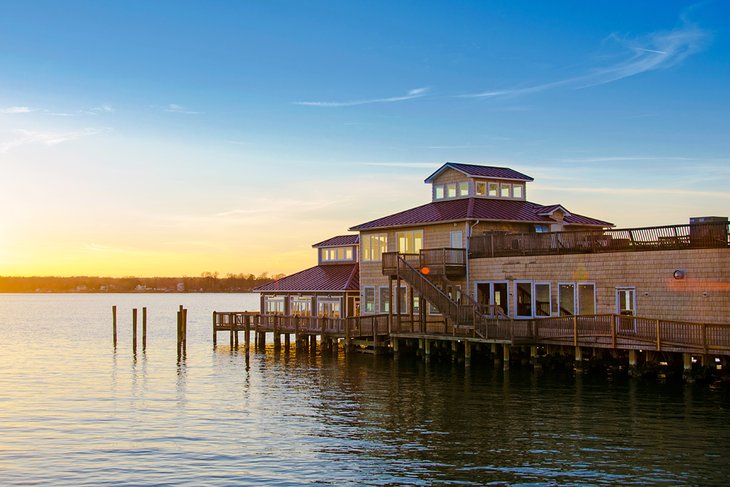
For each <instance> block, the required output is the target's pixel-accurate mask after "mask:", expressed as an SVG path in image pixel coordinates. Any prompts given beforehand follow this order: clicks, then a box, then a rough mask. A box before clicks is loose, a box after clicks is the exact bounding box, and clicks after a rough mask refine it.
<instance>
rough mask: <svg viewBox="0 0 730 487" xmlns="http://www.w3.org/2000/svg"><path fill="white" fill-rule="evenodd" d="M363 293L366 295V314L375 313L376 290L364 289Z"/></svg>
mask: <svg viewBox="0 0 730 487" xmlns="http://www.w3.org/2000/svg"><path fill="white" fill-rule="evenodd" d="M363 292H364V293H365V295H364V296H363V299H364V301H365V312H366V313H375V288H374V287H370V286H368V287H365V288H364V289H363Z"/></svg>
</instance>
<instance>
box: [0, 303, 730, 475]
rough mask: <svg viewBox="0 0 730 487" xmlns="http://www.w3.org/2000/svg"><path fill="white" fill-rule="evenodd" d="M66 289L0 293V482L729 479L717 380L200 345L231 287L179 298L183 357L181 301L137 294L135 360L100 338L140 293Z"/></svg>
mask: <svg viewBox="0 0 730 487" xmlns="http://www.w3.org/2000/svg"><path fill="white" fill-rule="evenodd" d="M34 298H35V297H34ZM73 298H74V299H67V298H65V297H61V296H41V297H38V299H39V300H38V301H32V300H31V303H32V306H29V305H28V301H27V300H26V299H30V298H22V299H21V298H16V299H20V301H13V300H8V299H7V298H5V299H6V300H5V301H0V336H2V337H3V341H2V347H3V350H2V351H3V353H2V354H0V435H2V438H3V441H2V445H1V446H0V449H1V451H2V455H0V480H1V481H2V482H1V483H2V484H3V485H28V484H65V485H83V484H86V485H103V484H109V483H116V484H188V485H201V484H205V485H301V484H307V483H313V484H325V483H328V484H335V485H347V484H349V485H363V484H366V485H433V484H441V483H454V484H464V485H486V484H492V485H495V484H496V485H508V484H520V485H525V484H536V485H577V484H583V485H585V484H588V485H601V484H602V485H618V484H620V485H628V484H636V485H639V484H640V485H646V484H655V485H670V484H671V485H684V484H693V485H703V484H704V485H724V484H725V479H726V477H727V474H728V473H730V472H728V466H727V461H726V459H727V458H728V456H730V397H729V396H728V388H727V387H718V388H716V389H715V390H713V389H710V388H707V387H704V386H701V385H686V386H685V385H683V384H676V383H666V384H657V383H655V382H650V381H636V380H626V379H622V378H621V377H618V376H617V377H614V378H613V379H611V380H608V379H605V378H602V377H596V376H590V375H586V376H573V374H572V373H564V374H561V373H559V372H555V371H545V372H539V371H532V370H531V369H529V368H520V367H513V368H512V369H511V370H509V371H502V368H501V365H500V364H498V365H497V366H493V364H492V363H491V361H488V362H489V363H483V362H479V361H474V362H473V363H472V365H471V366H470V367H465V365H464V364H463V363H460V362H458V361H457V362H452V361H451V360H446V361H444V360H441V359H439V358H438V357H435V358H433V359H432V360H431V361H429V362H428V363H425V362H424V361H422V360H417V359H413V358H411V357H408V356H405V355H404V356H401V357H400V358H398V359H397V360H393V359H391V358H390V357H385V356H372V355H364V354H359V353H353V354H348V355H345V354H344V353H342V351H340V352H339V353H338V354H334V353H332V352H329V351H324V352H323V351H322V348H321V347H320V346H318V347H316V349H312V347H308V348H303V349H297V348H296V346H295V345H294V344H293V343H292V347H290V348H288V349H287V348H284V349H282V350H281V351H280V352H279V353H274V350H273V347H272V344H271V343H269V345H270V346H269V348H268V349H267V350H261V349H258V350H255V349H254V348H252V349H251V350H250V351H249V352H248V353H247V352H246V350H245V347H243V346H241V347H239V348H238V349H231V348H230V347H227V346H225V345H223V346H218V347H217V348H216V349H214V350H211V339H210V311H211V310H212V309H238V308H239V307H240V306H238V305H237V304H236V302H235V301H234V300H235V299H239V298H237V297H236V296H205V295H201V296H195V295H194V296H189V297H188V296H186V297H185V300H186V307H187V308H188V309H189V310H190V318H189V320H190V321H189V329H188V333H189V335H188V340H189V343H188V348H187V354H185V355H184V356H181V357H180V358H179V360H178V357H177V353H176V352H177V351H176V347H175V338H176V337H175V321H174V320H175V312H176V309H177V306H178V305H179V302H177V301H178V299H180V298H179V297H172V296H171V297H168V296H155V297H147V296H145V297H144V299H149V300H150V301H148V302H144V303H142V304H145V305H147V306H148V307H149V309H150V313H151V315H152V316H153V317H154V323H155V327H154V328H151V329H150V330H149V331H150V333H151V334H150V336H149V338H150V341H149V343H148V344H147V348H146V350H144V351H143V352H142V353H141V354H139V355H137V356H136V357H135V356H134V355H133V354H132V350H131V336H130V334H129V333H130V331H131V330H130V329H129V328H130V327H128V326H124V327H122V326H120V328H119V333H120V336H119V344H118V348H117V350H116V351H114V350H113V347H112V346H111V345H110V343H109V342H110V340H109V328H110V326H109V325H110V323H109V319H108V315H109V312H108V310H109V307H110V302H111V301H110V300H111V299H113V300H114V301H113V302H114V303H116V304H119V305H120V309H122V308H123V309H125V310H126V309H128V308H131V307H133V306H140V303H139V300H140V299H142V298H141V297H139V296H129V297H124V296H112V297H87V296H81V297H78V298H77V297H73ZM102 298H103V299H102ZM123 299H127V301H126V302H122V301H123ZM23 300H26V301H23ZM218 300H221V301H218ZM225 300H230V301H225ZM122 305H124V306H122ZM59 309H61V310H64V312H68V313H69V314H68V316H59V314H58V310H59ZM29 310H32V312H29ZM104 317H107V319H106V320H105V318H104ZM59 323H60V325H59ZM29 329H32V330H34V332H33V333H29V332H28V330H29ZM38 333H41V334H43V335H44V336H48V337H49V339H48V340H47V341H43V342H38V341H37V339H36V338H37V334H38ZM29 343H33V346H32V347H31V346H29V345H28V344H29ZM252 345H253V343H252Z"/></svg>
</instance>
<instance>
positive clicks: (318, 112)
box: [0, 1, 730, 276]
mask: <svg viewBox="0 0 730 487" xmlns="http://www.w3.org/2000/svg"><path fill="white" fill-rule="evenodd" d="M281 3H283V4H284V5H279V4H277V5H279V8H272V7H271V6H270V5H268V2H262V3H253V2H242V3H238V2H228V3H226V2H224V3H220V4H216V6H215V7H212V6H211V7H210V8H202V7H197V8H196V7H194V6H193V4H179V3H178V2H154V3H153V4H142V3H120V4H116V5H110V4H107V3H89V2H74V1H70V2H63V3H58V2H14V3H10V4H8V3H6V4H5V5H3V6H2V7H0V32H2V37H1V38H0V40H1V42H0V63H1V65H2V66H3V69H2V70H1V71H0V87H1V88H0V165H1V166H2V177H1V178H0V208H1V209H2V218H1V219H0V275H61V276H63V275H65V276H69V275H108V276H125V275H138V276H154V275H164V276H182V275H200V274H201V273H202V272H206V271H211V272H219V273H221V274H226V273H242V272H245V273H254V274H260V273H262V272H269V273H271V274H274V273H280V272H283V273H291V272H294V271H296V270H299V269H301V268H303V267H307V266H309V265H311V264H312V263H313V262H314V259H315V253H314V250H313V249H311V248H310V246H311V244H313V243H315V242H318V241H321V240H323V239H326V238H328V237H330V236H333V235H337V234H342V233H345V232H346V230H347V228H349V227H351V226H353V225H356V224H359V223H362V222H365V221H368V220H371V219H373V218H376V217H380V216H384V215H387V214H390V213H395V212H398V211H401V210H404V209H406V208H410V207H413V206H416V205H420V204H423V203H426V202H427V201H429V200H430V193H429V191H430V189H429V187H428V186H427V185H425V184H423V179H424V178H425V177H426V176H428V175H429V174H430V173H431V172H432V171H433V170H434V169H436V168H437V167H439V166H440V165H441V164H443V163H444V162H446V161H460V162H467V163H476V164H489V165H496V166H509V167H512V168H514V169H516V170H518V171H521V172H524V173H526V174H528V175H530V176H532V177H534V178H535V182H534V183H531V184H530V185H529V186H528V188H527V197H528V199H529V200H530V201H535V202H538V203H543V204H553V203H561V204H563V205H564V206H565V207H566V208H568V209H575V211H577V212H579V213H584V214H588V215H591V216H594V217H596V218H601V219H604V220H607V221H611V222H614V223H615V224H616V225H617V226H618V227H627V226H650V225H663V224H675V223H686V222H687V221H688V219H689V217H692V216H707V215H720V216H728V213H729V212H728V208H730V192H728V190H727V187H728V183H729V182H730V137H728V134H727V130H728V124H727V113H728V112H730V106H729V105H730V71H729V70H728V64H727V61H726V60H727V57H728V51H730V38H729V37H728V29H727V25H726V22H725V21H726V19H727V18H729V17H730V11H728V6H727V5H726V4H724V3H723V2H708V3H704V4H700V5H698V6H696V7H691V6H690V5H689V4H687V3H686V2H678V1H676V2H675V1H673V2H662V4H661V6H660V8H659V9H658V11H655V10H657V6H656V5H646V6H644V7H641V6H636V5H634V4H630V3H627V4H625V5H623V6H621V5H613V4H612V5H610V6H605V7H604V8H603V10H601V9H599V8H598V7H595V6H594V5H589V4H586V5H575V4H567V3H566V4H561V5H553V4H552V2H550V5H548V4H545V5H541V6H535V5H533V3H532V2H527V3H522V2H509V3H506V4H491V3H490V4H476V3H475V4H467V5H462V6H461V7H458V8H457V7H456V6H453V5H450V4H443V5H440V6H429V8H423V9H421V7H424V6H423V5H419V9H415V10H414V5H415V4H411V5H410V6H409V5H406V4H400V3H398V4H392V3H390V2H383V3H380V4H377V5H371V4H356V3H349V2H345V3H328V2H325V3H319V2H314V3H312V2H307V3H301V2H281ZM528 6H529V8H528ZM642 9H643V10H642ZM649 9H651V10H652V12H648V10H649ZM528 12H529V13H528ZM335 19H336V21H335ZM566 25H570V28H566V27H565V26H566ZM516 60H519V62H518V61H516Z"/></svg>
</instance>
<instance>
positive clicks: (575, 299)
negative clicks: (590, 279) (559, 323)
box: [557, 282, 578, 316]
mask: <svg viewBox="0 0 730 487" xmlns="http://www.w3.org/2000/svg"><path fill="white" fill-rule="evenodd" d="M561 286H573V311H572V312H571V313H572V314H570V315H564V314H561V312H562V311H561V308H562V306H561V304H562V300H561V299H560V296H561V289H560V288H561ZM557 313H558V316H575V315H577V314H578V286H576V284H575V283H574V282H558V309H557Z"/></svg>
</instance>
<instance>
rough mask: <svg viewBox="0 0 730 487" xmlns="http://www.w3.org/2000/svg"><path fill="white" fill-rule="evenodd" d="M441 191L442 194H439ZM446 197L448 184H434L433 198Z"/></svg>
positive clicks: (440, 198)
mask: <svg viewBox="0 0 730 487" xmlns="http://www.w3.org/2000/svg"><path fill="white" fill-rule="evenodd" d="M439 192H440V193H441V196H439ZM444 198H446V186H445V185H443V184H434V185H433V199H434V200H442V199H444Z"/></svg>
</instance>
